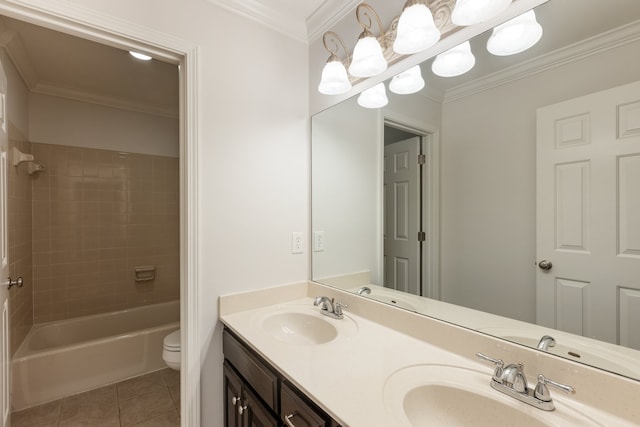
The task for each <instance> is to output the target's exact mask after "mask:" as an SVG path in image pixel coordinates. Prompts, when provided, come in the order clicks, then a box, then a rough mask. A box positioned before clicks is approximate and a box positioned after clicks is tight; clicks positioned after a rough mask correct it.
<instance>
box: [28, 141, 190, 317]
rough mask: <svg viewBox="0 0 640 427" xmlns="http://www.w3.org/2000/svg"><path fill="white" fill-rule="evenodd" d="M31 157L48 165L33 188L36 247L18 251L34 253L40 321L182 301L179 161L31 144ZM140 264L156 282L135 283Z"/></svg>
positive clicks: (36, 308)
mask: <svg viewBox="0 0 640 427" xmlns="http://www.w3.org/2000/svg"><path fill="white" fill-rule="evenodd" d="M33 150H34V152H36V153H39V154H40V155H41V156H42V159H46V160H48V163H50V167H48V174H47V176H46V179H42V180H41V181H38V182H35V183H34V184H33V205H32V206H33V209H36V208H37V213H35V212H34V214H33V224H32V225H31V224H30V225H29V226H27V227H26V230H28V231H29V232H30V234H31V235H32V240H33V245H32V246H33V247H32V248H26V249H24V250H25V252H26V253H29V254H31V253H33V254H34V262H35V265H34V267H33V276H34V280H35V284H34V288H35V289H37V290H38V292H39V293H40V294H41V295H40V296H39V297H38V303H37V304H32V306H33V309H32V316H33V318H34V319H35V321H36V323H40V322H45V321H51V320H58V319H65V318H69V317H74V316H80V315H87V314H95V313H100V312H104V311H111V310H117V309H122V308H127V307H133V306H137V305H145V304H153V303H157V302H164V301H167V300H169V299H176V298H178V297H179V289H180V285H179V275H178V274H177V272H178V271H179V231H178V227H179V216H178V208H179V196H178V184H179V183H178V160H177V159H175V158H168V157H161V156H149V155H142V154H129V153H119V152H112V151H107V150H94V149H88V148H74V147H65V146H60V145H47V144H36V143H34V144H33ZM44 161H45V160H43V162H44ZM48 166H49V165H48ZM16 215H17V214H16ZM140 265H155V266H157V272H156V275H157V277H156V280H154V281H152V282H145V283H136V282H135V280H134V268H135V267H136V266H140Z"/></svg>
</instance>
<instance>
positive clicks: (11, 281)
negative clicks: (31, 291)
mask: <svg viewBox="0 0 640 427" xmlns="http://www.w3.org/2000/svg"><path fill="white" fill-rule="evenodd" d="M22 284H23V280H22V277H18V278H17V279H15V280H14V279H12V278H11V277H9V278H8V279H7V289H11V288H12V287H13V286H17V287H19V288H21V287H22Z"/></svg>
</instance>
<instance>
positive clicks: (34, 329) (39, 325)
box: [13, 299, 181, 358]
mask: <svg viewBox="0 0 640 427" xmlns="http://www.w3.org/2000/svg"><path fill="white" fill-rule="evenodd" d="M171 305H178V307H179V308H181V307H180V300H179V299H177V300H171V301H165V302H159V303H155V304H146V305H141V306H137V307H130V308H125V309H123V310H118V311H106V312H104V313H97V314H89V315H86V316H80V317H72V318H70V319H62V320H54V321H51V322H45V323H36V324H34V325H33V326H32V327H31V329H29V332H28V333H27V335H26V336H25V337H24V339H23V340H22V342H21V343H20V346H19V347H18V349H17V350H16V352H15V354H14V356H13V357H14V358H17V357H25V356H28V355H29V354H35V353H38V354H42V353H43V352H45V351H49V350H51V349H57V348H62V347H65V348H66V347H69V348H71V347H72V346H75V345H76V344H69V345H60V346H55V347H49V348H47V349H45V350H40V351H31V352H29V354H26V355H24V356H19V354H22V353H23V350H24V345H25V343H27V342H29V340H30V339H31V337H32V336H33V335H34V334H35V333H36V332H37V331H39V330H40V329H42V328H45V327H56V326H64V325H67V324H69V323H76V322H80V321H85V320H92V319H97V318H100V317H113V316H117V315H122V314H126V313H131V312H134V311H142V310H148V309H150V308H151V307H159V306H161V307H165V306H167V307H168V306H171ZM167 324H168V323H167ZM162 325H165V323H163V324H161V325H158V326H162ZM154 327H155V326H154ZM146 329H152V328H146ZM146 329H134V330H133V331H131V332H137V331H142V330H146ZM120 335H123V334H115V335H108V337H114V336H120ZM102 338H105V337H100V338H96V339H92V340H85V341H82V342H80V343H78V344H84V343H86V342H94V341H97V340H101V339H102Z"/></svg>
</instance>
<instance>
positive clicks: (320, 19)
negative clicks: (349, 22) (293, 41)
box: [307, 0, 362, 43]
mask: <svg viewBox="0 0 640 427" xmlns="http://www.w3.org/2000/svg"><path fill="white" fill-rule="evenodd" d="M361 1H362V0H326V1H325V2H324V3H323V4H322V6H321V7H319V8H318V9H317V10H316V11H315V12H314V13H313V14H311V15H310V16H309V18H307V34H308V40H309V43H312V42H314V41H316V40H318V39H319V38H321V37H322V35H323V34H324V32H325V31H327V30H328V29H329V28H333V27H334V26H335V25H336V24H337V23H338V22H340V20H341V19H342V18H344V17H345V16H347V15H348V14H350V13H351V12H353V11H354V10H355V8H356V7H357V6H358V4H359V3H361Z"/></svg>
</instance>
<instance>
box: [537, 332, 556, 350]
mask: <svg viewBox="0 0 640 427" xmlns="http://www.w3.org/2000/svg"><path fill="white" fill-rule="evenodd" d="M555 346H556V340H555V338H553V337H552V336H551V335H544V336H543V337H542V338H540V341H539V342H538V347H537V348H538V350H542V351H549V347H555Z"/></svg>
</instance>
